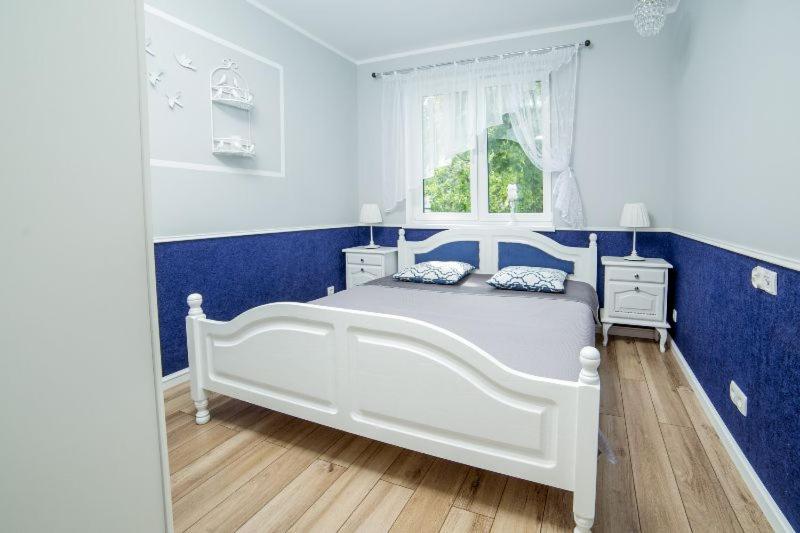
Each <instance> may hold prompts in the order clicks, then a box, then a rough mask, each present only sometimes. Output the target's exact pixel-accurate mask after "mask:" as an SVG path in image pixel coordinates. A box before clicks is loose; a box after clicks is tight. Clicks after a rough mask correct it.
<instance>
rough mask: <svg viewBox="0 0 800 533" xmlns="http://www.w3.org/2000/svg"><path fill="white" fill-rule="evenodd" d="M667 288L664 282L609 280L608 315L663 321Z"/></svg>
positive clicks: (607, 286) (607, 290) (607, 293)
mask: <svg viewBox="0 0 800 533" xmlns="http://www.w3.org/2000/svg"><path fill="white" fill-rule="evenodd" d="M666 291H667V288H666V287H665V286H664V285H663V284H647V283H639V284H637V283H627V282H616V281H608V282H607V285H606V295H607V298H609V299H608V300H606V303H605V306H606V308H607V309H608V316H610V317H618V318H629V319H634V320H637V319H641V320H647V321H653V322H663V321H664V320H665V318H666V317H665V316H664V300H665V298H666Z"/></svg>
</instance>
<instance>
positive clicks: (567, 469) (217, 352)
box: [186, 227, 600, 532]
mask: <svg viewBox="0 0 800 533" xmlns="http://www.w3.org/2000/svg"><path fill="white" fill-rule="evenodd" d="M464 241H468V242H473V243H477V245H478V250H479V265H478V272H479V273H486V274H491V273H494V272H496V271H497V269H498V263H499V261H500V258H499V249H500V243H518V244H521V245H525V246H529V247H532V248H535V249H538V250H541V251H542V252H544V253H546V254H547V255H549V256H551V257H553V258H557V259H561V260H566V261H569V262H571V263H573V264H574V272H573V273H572V274H571V275H570V279H574V280H576V281H583V282H585V283H588V284H590V285H591V286H592V287H594V286H595V283H596V279H597V247H596V236H595V235H594V234H592V235H591V236H590V242H589V245H588V247H585V248H582V247H580V248H579V247H567V246H563V245H561V244H558V243H556V242H555V241H553V240H551V239H549V238H547V237H545V236H543V235H541V234H537V233H534V232H532V231H528V230H524V229H519V228H510V227H509V228H492V229H478V228H476V229H458V230H446V231H443V232H440V233H437V234H436V235H434V236H432V237H430V238H428V239H426V240H424V241H413V242H412V241H406V240H405V232H404V231H403V230H402V229H401V230H400V238H399V240H398V249H399V263H400V268H403V267H404V266H406V265H409V264H413V263H414V262H415V259H416V255H417V254H424V253H427V252H431V251H433V250H435V249H437V248H439V247H440V246H442V245H445V244H448V243H461V242H464ZM188 304H189V315H188V317H187V319H186V328H187V342H188V351H189V367H190V374H191V393H192V399H193V400H194V402H195V406H196V408H197V415H196V421H197V423H198V424H204V423H206V422H208V420H209V418H210V414H209V411H208V401H207V398H206V391H214V392H218V393H220V394H224V395H227V396H231V397H234V398H238V399H241V400H244V401H247V402H250V403H253V404H256V405H260V406H263V407H267V408H269V409H274V410H276V411H280V412H283V413H287V414H289V415H293V416H297V417H300V418H303V419H306V420H311V421H313V422H317V423H320V424H324V425H327V426H331V427H334V428H338V429H341V430H344V431H348V432H351V433H356V434H359V435H363V436H365V437H369V438H372V439H376V440H379V441H383V442H387V443H391V444H395V445H398V446H402V447H404V448H409V449H412V450H416V451H420V452H423V453H427V454H431V455H434V456H438V457H442V458H446V459H450V460H453V461H457V462H461V463H465V464H468V465H472V466H475V467H479V468H484V469H487V470H491V471H495V472H500V473H503V474H508V475H511V476H515V477H519V478H522V479H526V480H530V481H535V482H538V483H543V484H546V485H551V486H554V487H558V488H561V489H565V490H570V491H573V492H574V500H573V502H574V503H573V512H574V517H575V522H576V527H575V531H576V532H588V531H589V530H590V528H591V526H592V523H593V521H594V509H595V480H596V472H597V435H598V425H599V408H600V379H599V376H598V372H597V368H598V366H599V364H600V354H599V352H598V351H597V350H596V349H595V348H594V346H585V347H583V348H582V349H580V350H579V353H575V354H574V357H575V358H579V361H580V368H581V370H580V371H579V372H578V375H576V376H575V378H574V381H567V380H563V379H552V378H547V377H541V376H536V375H532V374H529V373H523V372H520V371H517V370H514V369H512V368H510V367H508V366H505V365H504V364H502V363H501V362H499V361H498V360H497V359H496V358H494V357H492V355H491V354H490V353H487V352H485V351H484V350H482V349H481V348H479V347H478V346H476V345H475V344H473V343H472V342H470V341H468V340H466V339H465V338H463V337H460V336H458V335H456V334H454V333H452V332H450V331H448V330H446V329H443V328H441V327H437V326H435V325H432V324H430V323H428V322H423V321H420V320H416V319H413V318H408V317H403V316H395V315H388V314H378V313H373V312H366V311H358V310H349V309H343V308H336V307H328V306H322V305H315V304H302V303H275V304H267V305H262V306H259V307H255V308H253V309H250V310H248V311H246V312H245V313H243V314H241V315H239V316H238V317H236V318H234V319H233V320H231V321H229V322H219V321H215V320H210V319H208V318H206V317H205V315H204V314H203V311H202V308H201V304H202V297H201V296H200V295H199V294H192V295H190V296H189V297H188ZM443 391H446V392H447V393H446V394H444V393H443Z"/></svg>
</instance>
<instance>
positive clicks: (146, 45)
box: [144, 37, 156, 57]
mask: <svg viewBox="0 0 800 533" xmlns="http://www.w3.org/2000/svg"><path fill="white" fill-rule="evenodd" d="M152 44H153V39H151V38H150V37H147V38H145V40H144V51H145V52H147V53H148V54H150V55H151V56H153V57H155V56H156V53H155V52H153V49H152V48H150V45H152Z"/></svg>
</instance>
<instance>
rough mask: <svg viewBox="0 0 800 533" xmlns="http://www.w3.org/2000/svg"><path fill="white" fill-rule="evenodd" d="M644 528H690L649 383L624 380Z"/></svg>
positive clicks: (638, 500) (634, 473) (623, 391)
mask: <svg viewBox="0 0 800 533" xmlns="http://www.w3.org/2000/svg"><path fill="white" fill-rule="evenodd" d="M621 386H622V401H623V403H624V404H625V425H626V430H627V433H628V445H629V446H630V455H631V467H632V471H633V480H634V486H635V487H636V501H637V504H638V508H639V522H640V525H641V528H642V531H671V532H680V531H686V532H688V531H690V529H689V521H688V520H687V518H686V512H685V511H684V509H683V502H682V501H681V496H680V492H679V491H678V485H677V483H676V482H675V476H674V475H673V473H672V466H671V464H670V462H669V456H668V455H667V449H666V446H665V445H664V440H663V438H662V436H661V429H660V427H659V424H658V417H657V416H656V412H655V409H654V408H653V404H652V401H651V399H650V392H649V389H648V388H647V384H646V383H643V382H640V381H631V380H627V379H623V380H621Z"/></svg>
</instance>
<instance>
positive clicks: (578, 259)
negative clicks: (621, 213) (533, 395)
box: [397, 227, 597, 288]
mask: <svg viewBox="0 0 800 533" xmlns="http://www.w3.org/2000/svg"><path fill="white" fill-rule="evenodd" d="M397 249H398V263H399V265H398V266H399V267H400V268H405V267H407V266H411V265H413V264H415V263H418V262H420V261H430V260H434V259H440V260H458V261H467V262H471V261H469V258H470V257H472V258H473V261H474V260H475V258H477V263H478V264H477V265H476V266H477V267H478V269H477V270H476V272H477V273H478V274H494V273H495V272H497V271H498V270H500V268H502V267H504V266H508V265H511V264H528V265H534V264H535V265H536V266H547V267H552V268H559V269H561V270H565V271H567V272H568V273H569V279H574V280H577V281H583V282H585V283H588V284H589V285H591V286H592V287H595V288H597V235H595V234H594V233H592V234H590V235H589V245H588V246H587V247H586V248H582V247H577V246H564V245H563V244H559V243H557V242H556V241H554V240H553V239H551V238H549V237H545V236H544V235H542V234H541V233H536V232H534V231H533V230H529V229H524V228H514V227H497V228H459V229H449V230H444V231H441V232H439V233H437V234H435V235H433V236H431V237H428V238H427V239H425V240H422V241H407V240H406V231H405V230H404V229H402V228H400V236H399V238H398V239H397ZM513 261H518V262H513ZM570 265H571V267H572V268H570Z"/></svg>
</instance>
